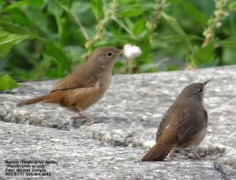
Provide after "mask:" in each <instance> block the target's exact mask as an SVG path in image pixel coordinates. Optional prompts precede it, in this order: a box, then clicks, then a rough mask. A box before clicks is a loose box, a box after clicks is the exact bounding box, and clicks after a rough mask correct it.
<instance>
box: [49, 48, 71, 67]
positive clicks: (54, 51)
mask: <svg viewBox="0 0 236 180" xmlns="http://www.w3.org/2000/svg"><path fill="white" fill-rule="evenodd" d="M46 52H47V54H48V55H50V56H51V57H53V58H54V59H55V60H56V62H57V64H58V66H59V67H60V68H62V67H63V69H65V70H70V68H71V61H70V60H69V59H68V58H67V56H66V54H65V53H64V52H63V51H62V50H61V49H60V48H58V47H57V46H56V45H54V44H53V43H47V44H46Z"/></svg>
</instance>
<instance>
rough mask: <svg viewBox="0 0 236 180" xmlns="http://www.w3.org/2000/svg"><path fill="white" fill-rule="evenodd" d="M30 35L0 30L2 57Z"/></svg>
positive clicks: (0, 55)
mask: <svg viewBox="0 0 236 180" xmlns="http://www.w3.org/2000/svg"><path fill="white" fill-rule="evenodd" d="M28 37H29V36H28V35H21V34H11V33H8V32H6V31H1V30H0V58H2V57H4V56H5V55H6V54H7V53H8V52H9V51H10V50H11V48H12V47H13V46H14V45H15V44H18V43H20V42H21V41H23V40H24V39H27V38H28Z"/></svg>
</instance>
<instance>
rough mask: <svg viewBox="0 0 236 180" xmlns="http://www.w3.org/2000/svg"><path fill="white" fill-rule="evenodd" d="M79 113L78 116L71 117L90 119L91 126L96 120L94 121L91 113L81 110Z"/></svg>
mask: <svg viewBox="0 0 236 180" xmlns="http://www.w3.org/2000/svg"><path fill="white" fill-rule="evenodd" d="M78 114H79V115H77V116H71V117H70V119H73V120H81V119H82V118H86V120H87V121H88V125H89V126H90V125H92V124H94V122H95V121H94V119H93V117H92V116H91V115H90V114H88V113H85V112H79V113H78Z"/></svg>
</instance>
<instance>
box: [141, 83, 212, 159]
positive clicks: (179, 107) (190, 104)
mask: <svg viewBox="0 0 236 180" xmlns="http://www.w3.org/2000/svg"><path fill="white" fill-rule="evenodd" d="M209 81H210V80H208V81H206V82H204V83H193V84H190V85H188V86H187V87H185V88H184V89H183V90H182V92H181V93H180V94H179V96H178V97H177V98H176V100H175V101H174V103H173V104H172V105H171V106H170V108H169V109H168V110H167V112H166V114H165V115H164V117H163V118H162V121H161V122H160V124H159V127H158V130H157V134H156V144H155V145H154V146H153V147H152V148H151V149H150V150H149V151H148V152H147V154H146V155H145V156H144V157H143V158H142V161H162V160H164V159H165V158H166V156H167V155H168V154H169V153H170V151H171V150H172V149H173V148H174V147H183V148H184V147H188V146H197V145H199V144H200V143H201V141H202V140H203V139H204V137H205V135H206V131H207V124H208V116H207V112H206V110H205V108H204V105H203V95H204V89H205V86H206V84H207V83H208V82H209Z"/></svg>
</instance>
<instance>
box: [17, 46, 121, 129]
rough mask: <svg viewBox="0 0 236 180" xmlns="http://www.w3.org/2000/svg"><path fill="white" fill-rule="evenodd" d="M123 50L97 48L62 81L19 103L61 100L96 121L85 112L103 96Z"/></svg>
mask: <svg viewBox="0 0 236 180" xmlns="http://www.w3.org/2000/svg"><path fill="white" fill-rule="evenodd" d="M121 53H122V51H121V50H119V49H117V48H113V47H100V48H97V49H96V50H95V51H94V52H93V53H92V54H91V55H90V56H89V57H88V59H87V60H86V62H85V63H84V64H82V65H80V66H78V68H77V69H75V70H74V71H73V72H72V73H70V74H69V75H67V76H66V77H65V78H63V79H62V80H60V81H59V82H58V83H57V84H56V85H55V86H54V88H53V89H52V90H51V92H49V93H48V94H46V95H43V96H41V97H37V98H33V99H29V100H26V101H23V102H20V103H19V104H17V105H18V106H22V105H29V104H33V103H38V102H43V103H57V104H60V105H61V106H63V107H66V108H67V109H69V110H72V111H75V112H78V113H79V115H80V116H82V117H86V118H87V119H88V120H90V123H91V124H92V123H93V121H94V120H93V119H92V117H90V116H88V115H86V114H85V113H83V112H82V111H83V110H85V109H87V108H88V107H90V106H91V105H92V104H94V103H95V102H97V101H98V100H99V99H101V98H102V97H103V95H104V94H105V92H106V91H107V89H108V86H109V84H110V81H111V77H112V67H113V64H114V62H115V59H116V57H117V56H118V55H119V54H121Z"/></svg>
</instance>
